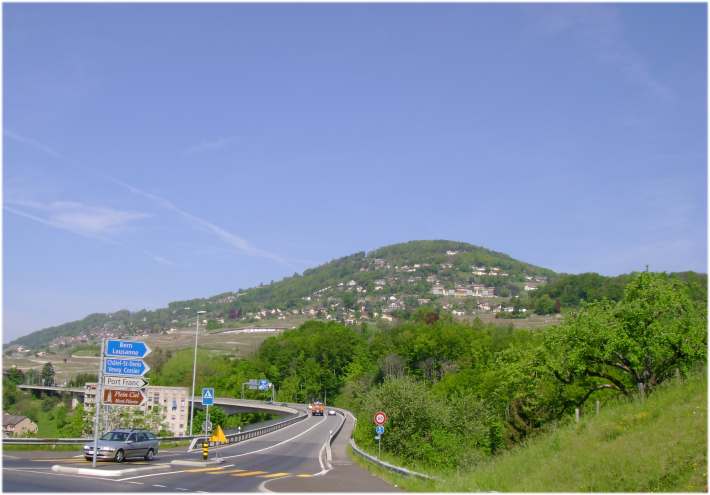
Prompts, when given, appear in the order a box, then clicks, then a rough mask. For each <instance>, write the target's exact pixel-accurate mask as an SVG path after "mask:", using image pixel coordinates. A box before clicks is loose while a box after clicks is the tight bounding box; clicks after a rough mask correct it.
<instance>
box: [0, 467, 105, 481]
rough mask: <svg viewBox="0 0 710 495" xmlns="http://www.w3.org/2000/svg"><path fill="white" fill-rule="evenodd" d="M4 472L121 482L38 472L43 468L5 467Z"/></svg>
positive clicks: (76, 475)
mask: <svg viewBox="0 0 710 495" xmlns="http://www.w3.org/2000/svg"><path fill="white" fill-rule="evenodd" d="M3 469H4V470H7V471H17V472H19V473H35V474H44V475H45V476H67V477H69V478H82V479H87V480H101V481H119V480H112V479H106V478H97V477H96V476H82V475H80V474H61V473H54V472H43V471H37V470H36V469H41V468H34V469H33V468H8V467H4V468H3Z"/></svg>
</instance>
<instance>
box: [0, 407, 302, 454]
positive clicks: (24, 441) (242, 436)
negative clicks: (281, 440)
mask: <svg viewBox="0 0 710 495" xmlns="http://www.w3.org/2000/svg"><path fill="white" fill-rule="evenodd" d="M307 417H308V414H304V415H302V416H296V417H294V418H289V419H287V420H285V421H281V422H279V423H274V424H272V425H268V426H262V427H261V428H254V429H253V430H247V431H243V432H241V433H232V434H229V435H225V436H226V437H227V440H228V442H227V443H235V442H240V441H242V440H247V439H249V438H254V437H258V436H261V435H265V434H267V433H271V432H272V431H276V430H279V429H281V428H285V427H286V426H289V425H292V424H293V423H296V422H298V421H302V420H304V419H306V418H307ZM204 438H205V436H204V435H185V436H181V437H158V440H160V441H163V442H172V441H178V440H192V443H194V442H195V441H198V440H203V439H204ZM93 441H94V439H93V437H91V438H14V437H5V438H3V439H2V443H3V444H8V445H79V444H84V443H89V442H93ZM192 443H191V445H190V448H192ZM213 445H215V443H214V442H210V446H213Z"/></svg>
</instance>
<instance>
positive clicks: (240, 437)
mask: <svg viewBox="0 0 710 495" xmlns="http://www.w3.org/2000/svg"><path fill="white" fill-rule="evenodd" d="M307 417H308V414H302V415H300V416H296V417H295V418H289V419H286V420H284V421H280V422H278V423H274V424H272V425H268V426H262V427H261V428H255V429H253V430H248V431H243V432H241V433H231V434H229V435H225V437H226V438H227V442H226V443H224V442H219V443H218V442H211V441H210V442H209V444H210V447H213V446H215V445H228V444H232V443H237V442H242V441H244V440H249V439H250V438H255V437H259V436H261V435H266V434H267V433H271V432H272V431H276V430H280V429H282V428H286V427H287V426H291V425H292V424H294V423H298V422H299V421H303V420H304V419H306V418H307ZM183 438H185V437H183ZM206 438H209V437H206V436H205V435H197V436H195V437H193V441H192V443H190V447H189V448H188V451H190V450H192V449H194V445H195V443H197V442H202V441H204V440H205V439H206Z"/></svg>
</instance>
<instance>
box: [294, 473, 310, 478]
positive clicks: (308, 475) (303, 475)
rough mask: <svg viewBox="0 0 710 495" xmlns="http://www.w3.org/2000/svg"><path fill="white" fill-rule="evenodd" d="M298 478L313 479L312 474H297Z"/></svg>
mask: <svg viewBox="0 0 710 495" xmlns="http://www.w3.org/2000/svg"><path fill="white" fill-rule="evenodd" d="M296 476H297V477H299V478H311V477H313V475H312V474H297V475H296Z"/></svg>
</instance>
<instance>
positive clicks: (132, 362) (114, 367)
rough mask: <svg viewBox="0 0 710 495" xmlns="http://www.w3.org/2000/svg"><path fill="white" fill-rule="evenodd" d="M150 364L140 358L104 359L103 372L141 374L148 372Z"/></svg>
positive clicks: (121, 374) (109, 373) (123, 374)
mask: <svg viewBox="0 0 710 495" xmlns="http://www.w3.org/2000/svg"><path fill="white" fill-rule="evenodd" d="M149 369H150V366H148V365H147V364H145V363H144V362H143V361H141V360H140V359H106V361H104V373H105V374H107V375H119V376H143V375H145V374H146V373H148V370H149Z"/></svg>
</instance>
